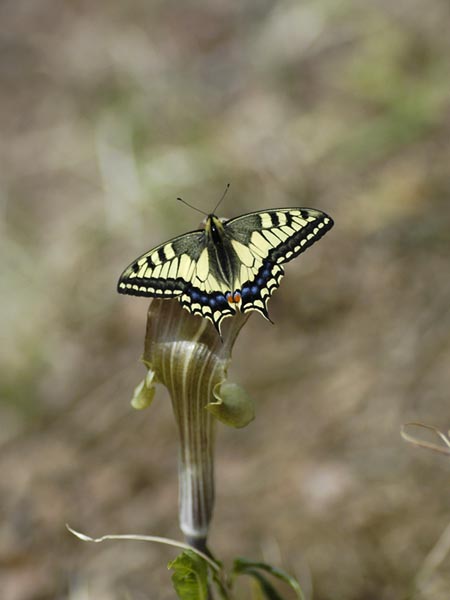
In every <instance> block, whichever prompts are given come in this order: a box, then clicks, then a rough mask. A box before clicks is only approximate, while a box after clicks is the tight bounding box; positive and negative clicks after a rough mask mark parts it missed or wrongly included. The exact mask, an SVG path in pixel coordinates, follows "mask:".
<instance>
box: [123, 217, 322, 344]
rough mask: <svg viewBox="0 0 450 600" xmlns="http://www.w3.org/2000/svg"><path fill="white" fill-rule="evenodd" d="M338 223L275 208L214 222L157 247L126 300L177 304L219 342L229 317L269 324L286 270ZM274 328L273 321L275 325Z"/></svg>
mask: <svg viewBox="0 0 450 600" xmlns="http://www.w3.org/2000/svg"><path fill="white" fill-rule="evenodd" d="M332 226H333V220H332V219H331V218H330V217H329V216H328V215H326V214H325V213H323V212H321V211H320V210H316V209H313V208H276V209H269V210H262V211H257V212H252V213H249V214H246V215H242V216H240V217H236V218H234V219H230V220H229V221H226V220H223V219H220V218H219V217H217V216H216V215H215V214H209V215H207V217H206V220H205V223H204V229H199V230H197V231H191V232H189V233H185V234H184V235H180V236H178V237H176V238H173V239H172V240H170V241H168V242H165V243H164V244H161V245H160V246H156V248H153V250H150V251H149V252H146V253H145V254H143V255H142V256H140V257H139V258H137V259H136V260H134V261H133V262H132V263H131V265H130V266H129V267H127V268H126V269H125V271H124V272H123V273H122V275H121V276H120V279H119V283H118V286H117V289H118V292H119V293H121V294H131V295H133V296H150V297H152V298H177V299H178V301H179V302H180V303H181V305H182V306H183V307H184V308H186V309H187V310H188V311H189V312H191V313H193V314H194V315H201V316H202V317H205V318H206V319H209V320H210V321H212V323H213V324H214V325H215V327H216V329H217V331H218V332H219V334H220V326H221V323H222V321H223V319H225V318H226V317H231V316H232V315H234V314H235V312H236V311H237V310H240V311H242V312H244V313H245V312H248V311H251V310H255V311H257V312H259V313H261V314H262V315H263V316H264V317H266V318H267V319H269V314H268V312H267V302H268V300H269V298H270V297H271V295H272V294H273V292H274V291H275V290H276V288H277V287H278V286H279V285H280V281H281V278H282V277H283V275H284V270H283V266H282V265H283V263H286V262H288V261H290V260H292V259H293V258H295V257H296V256H298V255H299V254H301V253H302V252H304V251H305V250H306V249H307V248H309V246H311V245H312V244H314V242H316V241H317V240H319V239H320V238H321V237H322V236H323V235H324V234H325V233H326V232H327V231H328V230H329V229H330V228H331V227H332ZM269 320H270V319H269Z"/></svg>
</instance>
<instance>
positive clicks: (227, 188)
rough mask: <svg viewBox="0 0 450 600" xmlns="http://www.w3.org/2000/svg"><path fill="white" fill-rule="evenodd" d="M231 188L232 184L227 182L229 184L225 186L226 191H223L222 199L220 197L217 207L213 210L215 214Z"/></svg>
mask: <svg viewBox="0 0 450 600" xmlns="http://www.w3.org/2000/svg"><path fill="white" fill-rule="evenodd" d="M229 189H230V184H229V183H227V186H226V188H225V191H224V192H223V194H222V197H221V199H220V200H219V202H218V203H217V204H216V206H215V208H214V210H213V214H215V213H216V210H217V209H218V208H219V206H220V205H221V204H222V201H223V199H224V198H225V196H226V195H227V192H228V190H229Z"/></svg>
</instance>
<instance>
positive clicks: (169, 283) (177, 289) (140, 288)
mask: <svg viewBox="0 0 450 600" xmlns="http://www.w3.org/2000/svg"><path fill="white" fill-rule="evenodd" d="M204 246H205V232H204V231H203V230H199V231H192V232H190V233H185V234H184V235H180V236H179V237H176V238H174V239H172V240H170V241H169V242H166V243H165V244H161V245H160V246H157V247H156V248H153V249H152V250H150V251H149V252H146V253H145V254H143V255H142V256H140V257H139V258H137V259H136V260H135V261H133V262H132V263H131V265H129V266H128V267H127V268H126V269H125V271H124V272H123V273H122V275H121V276H120V279H119V283H118V285H117V290H118V292H120V293H121V294H131V295H133V296H149V297H152V298H173V297H176V296H180V295H181V294H183V292H184V291H185V290H186V287H187V286H189V285H190V284H191V282H192V279H193V277H194V276H195V272H196V266H197V261H198V259H199V256H200V254H201V252H202V249H203V248H204Z"/></svg>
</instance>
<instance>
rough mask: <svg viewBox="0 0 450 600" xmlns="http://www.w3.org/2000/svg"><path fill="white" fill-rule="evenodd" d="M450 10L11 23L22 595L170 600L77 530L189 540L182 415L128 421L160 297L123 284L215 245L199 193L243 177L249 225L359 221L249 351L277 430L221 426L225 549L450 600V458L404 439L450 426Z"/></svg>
mask: <svg viewBox="0 0 450 600" xmlns="http://www.w3.org/2000/svg"><path fill="white" fill-rule="evenodd" d="M449 18H450V8H449V5H448V2H446V0H431V1H430V2H427V3H425V2H423V1H419V0H399V2H396V3H392V2H387V1H386V0H377V1H376V2H375V1H373V0H372V1H371V0H369V1H368V2H364V3H361V2H356V1H355V0H341V2H338V3H337V2H334V1H331V0H315V1H314V2H313V1H312V0H305V1H304V2H297V1H295V0H284V1H283V2H278V3H274V2H269V1H267V0H263V1H261V0H250V1H248V2H245V3H240V4H239V3H230V2H228V3H225V2H219V1H218V0H212V1H211V2H208V3H201V2H198V1H196V0H186V1H185V2H184V3H182V4H181V3H180V2H175V0H165V1H162V0H156V1H154V2H143V1H142V0H131V1H130V2H127V3H123V2H118V1H112V2H111V1H109V2H106V1H104V0H99V1H98V2H95V3H92V2H91V3H88V2H86V1H85V0H59V1H58V2H56V0H41V1H40V2H15V1H14V0H4V1H3V2H1V3H0V22H1V23H2V25H3V27H2V28H1V33H0V43H1V49H2V52H1V55H0V83H1V90H2V93H1V94H0V129H1V132H2V135H1V136H0V252H1V255H2V257H3V261H2V271H1V272H2V276H1V278H0V294H1V297H2V298H3V302H2V311H1V323H0V341H1V343H0V422H1V426H0V443H1V454H0V469H1V473H2V479H1V481H0V498H1V505H0V516H1V520H2V529H1V533H0V576H1V579H2V597H4V598H6V600H46V599H53V598H68V599H69V598H70V599H71V600H72V599H73V598H75V599H78V598H95V600H102V599H108V600H115V599H119V598H123V597H130V598H134V599H140V598H149V597H150V598H152V600H153V599H154V600H164V599H165V598H171V597H172V594H173V592H172V591H171V588H170V581H169V578H168V574H167V572H166V569H165V566H164V565H165V563H166V562H167V560H169V558H173V556H169V555H167V556H166V555H164V556H163V555H162V554H163V552H164V551H161V550H160V549H159V548H157V549H153V550H152V549H150V550H148V549H147V548H146V549H145V551H143V550H142V547H134V546H133V545H126V546H123V545H120V544H115V545H112V544H111V545H110V546H105V547H103V546H102V547H101V548H99V547H95V548H88V549H86V548H85V547H80V544H79V542H76V541H75V540H72V539H70V536H68V534H67V533H66V530H65V529H64V523H65V522H70V523H72V524H73V525H75V526H76V525H79V526H81V528H82V529H83V530H87V531H89V532H92V533H93V534H97V533H98V534H102V533H106V532H110V531H113V532H129V531H139V532H142V533H154V534H160V535H167V536H170V537H177V535H178V533H177V529H176V503H177V490H176V447H175V430H174V424H173V420H172V416H171V414H170V406H169V403H168V402H167V398H166V397H159V398H158V397H156V398H155V406H154V409H153V410H152V411H151V415H150V416H148V415H147V412H146V411H144V412H143V413H138V412H137V411H133V410H131V409H130V406H129V399H130V397H131V395H132V390H133V389H134V387H135V386H136V384H137V383H138V381H139V380H140V379H142V376H143V369H142V366H140V365H139V364H138V359H139V356H140V355H141V354H142V345H143V338H144V328H145V315H146V310H147V305H148V302H146V301H145V300H143V299H136V298H128V299H127V298H124V297H119V296H118V295H117V294H116V292H115V286H116V281H117V277H118V275H119V274H120V272H121V271H122V269H123V268H124V266H126V265H127V264H128V263H129V262H130V261H131V260H132V259H133V258H134V257H135V256H137V255H138V254H139V253H140V252H143V251H145V250H147V249H149V248H150V247H151V246H152V245H154V244H156V243H158V242H161V241H164V240H165V239H168V238H169V237H171V236H174V235H177V234H180V233H182V232H184V231H187V230H189V229H194V228H196V227H197V225H198V215H197V214H196V213H194V212H193V211H190V210H189V209H188V208H187V207H185V206H182V205H180V203H177V202H176V201H175V198H176V197H177V196H182V197H183V198H185V199H186V200H188V201H189V202H192V203H194V204H196V205H197V206H198V207H199V208H201V209H203V210H210V209H211V207H212V206H214V204H215V203H216V201H217V199H218V198H219V197H220V194H221V193H222V191H223V189H224V186H225V184H226V182H228V181H231V183H232V187H231V190H230V193H229V195H228V196H227V200H226V203H225V204H224V205H223V206H222V207H221V210H222V212H223V214H224V216H235V215H238V214H239V213H241V212H244V211H250V210H257V209H259V208H264V207H276V206H297V205H300V206H302V205H303V206H314V207H317V208H321V209H323V210H325V211H327V212H329V213H330V214H331V215H332V216H333V218H334V219H335V221H336V226H335V228H334V229H333V231H332V232H331V233H330V234H329V235H328V236H327V237H326V238H325V239H324V240H323V241H321V243H320V244H318V245H317V246H315V247H314V248H313V249H311V250H310V251H309V252H308V253H307V254H305V256H304V257H302V258H301V259H299V260H298V261H296V262H295V263H294V264H292V265H289V267H288V268H287V274H286V277H285V279H284V280H283V283H282V285H281V289H280V290H279V291H278V292H277V293H276V294H275V295H274V297H273V299H272V300H271V316H272V318H273V320H274V321H275V322H276V326H275V327H271V326H270V325H269V324H267V323H265V322H263V320H262V319H260V318H258V316H253V317H252V318H251V319H250V321H249V323H248V325H247V326H246V328H245V330H244V332H243V334H242V336H241V338H240V340H239V342H240V343H239V344H237V347H236V350H235V360H234V362H233V365H232V368H233V369H234V373H233V380H235V381H239V382H241V383H242V384H243V385H244V386H245V388H246V389H248V390H249V393H251V395H252V396H253V397H254V398H257V399H258V402H257V407H256V408H257V417H256V420H255V421H254V422H253V423H252V424H251V425H250V426H249V428H248V429H246V430H245V431H231V430H230V431H228V429H226V428H222V430H221V432H220V436H219V449H218V455H217V477H218V481H217V495H218V498H217V509H216V514H215V520H214V529H213V533H212V537H211V545H212V547H213V548H214V550H215V552H216V553H217V555H219V556H221V557H222V556H224V557H225V558H226V557H232V556H235V555H236V554H237V553H238V552H239V553H242V554H245V555H249V556H254V557H258V556H261V559H262V560H264V561H265V562H270V563H272V564H279V565H280V566H283V567H285V568H286V569H287V570H288V571H290V572H291V571H292V572H294V573H296V574H297V575H298V578H299V580H300V581H301V582H302V586H303V587H304V588H305V593H307V597H309V598H310V597H311V590H312V589H314V598H315V599H316V600H328V599H329V598H333V599H334V600H369V599H370V598H376V599H377V600H391V599H395V600H398V599H399V598H414V599H415V600H441V599H442V600H444V599H446V598H447V597H448V589H449V583H450V580H449V573H450V569H449V560H450V559H449V556H448V551H447V553H445V552H443V553H442V560H441V561H438V563H435V562H434V563H433V562H432V561H431V562H432V564H433V568H432V569H430V568H429V565H430V564H431V563H430V560H429V557H430V556H432V557H433V556H434V555H433V548H435V547H438V548H442V547H443V545H444V549H445V543H446V539H447V538H446V537H445V536H444V533H443V532H445V531H447V529H446V527H447V525H448V521H449V510H448V507H449V502H448V486H446V485H443V483H442V482H443V481H444V480H445V473H448V469H449V464H448V460H447V461H446V460H445V457H444V456H442V457H440V456H436V455H434V454H432V453H428V452H426V451H422V450H420V449H417V448H412V447H411V446H409V445H408V444H406V443H404V442H402V440H401V438H400V428H401V425H402V423H405V422H407V421H420V422H424V423H432V424H433V425H435V426H436V427H438V428H439V429H441V430H443V431H446V430H448V426H449V422H448V420H449V410H448V407H449V397H448V394H449V389H450V370H449V368H448V365H449V361H450V336H449V331H450V310H449V307H450V279H449V277H448V273H449V272H450V234H449V232H450V179H449V164H450V141H449V140H450V118H449V115H450V111H449V108H450V86H449V84H448V82H449V79H450V77H449V76H450V58H449V57H450V38H449V36H448V23H449ZM249 348H250V349H251V351H249ZM149 414H150V413H149ZM225 429H226V430H225ZM442 540H444V541H442ZM439 544H440V545H439ZM166 559H167V560H166ZM425 566H426V569H425ZM309 581H310V585H308V582H309ZM245 593H246V592H245V591H243V597H244V598H245V597H246V596H245Z"/></svg>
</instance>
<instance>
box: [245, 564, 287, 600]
mask: <svg viewBox="0 0 450 600" xmlns="http://www.w3.org/2000/svg"><path fill="white" fill-rule="evenodd" d="M245 575H250V576H251V577H254V578H255V579H256V581H257V582H258V583H259V585H260V587H261V591H262V593H263V595H264V597H265V598H268V600H283V596H281V595H280V594H279V593H278V592H277V590H276V589H275V588H274V587H273V585H272V584H271V583H270V582H269V581H267V579H266V578H265V577H264V575H261V573H259V571H256V570H254V569H248V571H245Z"/></svg>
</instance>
